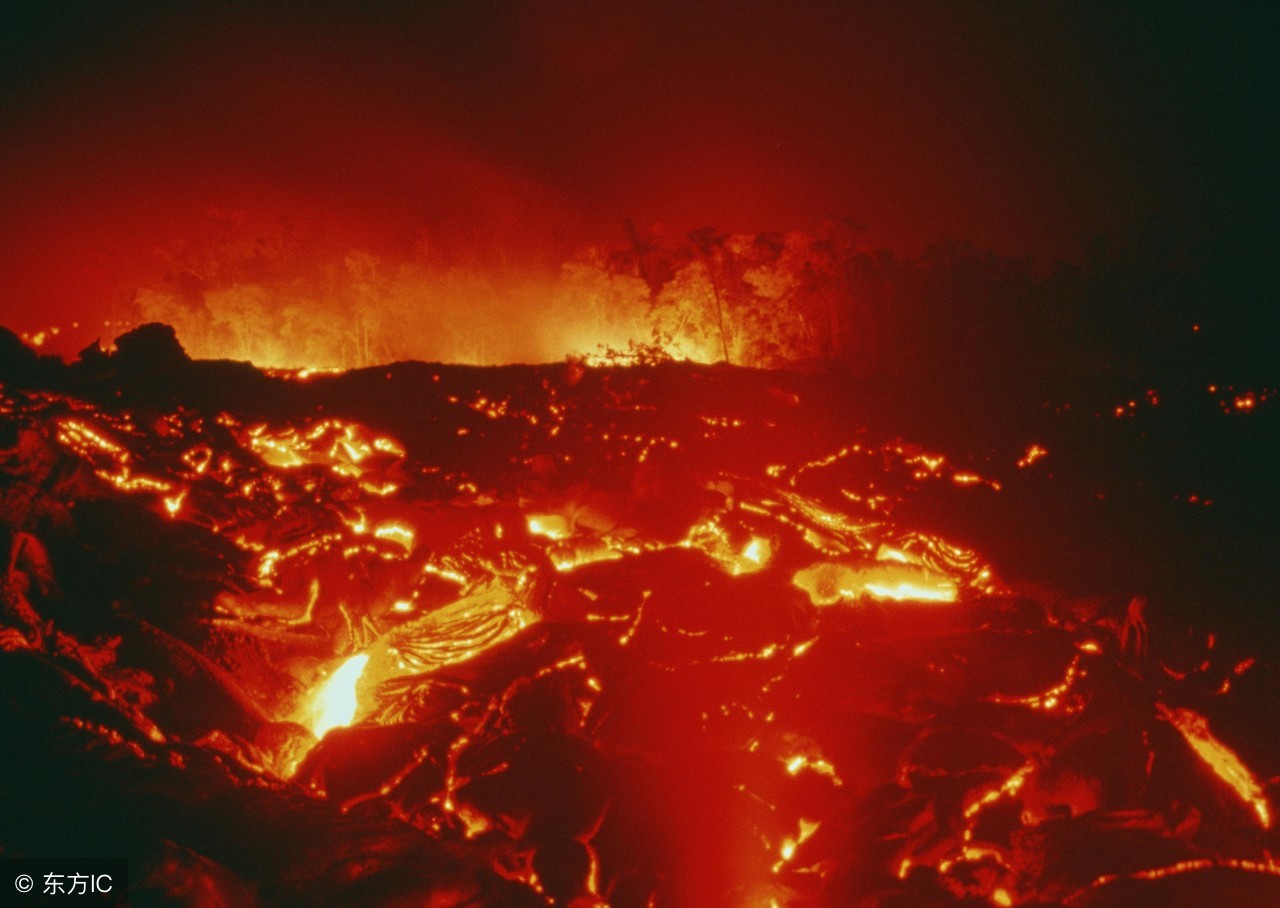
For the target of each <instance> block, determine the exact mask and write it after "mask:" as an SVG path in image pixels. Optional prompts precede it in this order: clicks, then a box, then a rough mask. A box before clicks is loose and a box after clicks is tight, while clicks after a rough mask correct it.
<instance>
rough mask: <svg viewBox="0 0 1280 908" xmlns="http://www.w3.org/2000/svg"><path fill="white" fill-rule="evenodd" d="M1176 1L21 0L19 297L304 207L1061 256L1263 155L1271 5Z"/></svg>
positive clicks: (29, 325) (12, 168)
mask: <svg viewBox="0 0 1280 908" xmlns="http://www.w3.org/2000/svg"><path fill="white" fill-rule="evenodd" d="M1163 15H1164V19H1158V18H1157V19H1155V20H1147V19H1144V18H1142V17H1141V16H1140V15H1138V14H1137V13H1129V12H1120V11H1114V10H1107V9H1102V8H1098V9H1092V8H1090V9H1072V10H1067V9H1064V8H1054V7H1030V8H1029V7H1026V6H1024V5H1022V4H1009V5H1003V4H994V5H993V4H984V5H982V6H981V7H978V8H974V7H961V6H957V7H947V6H939V5H936V4H924V5H919V6H915V5H905V6H904V5H901V4H893V5H890V4H872V5H870V6H868V5H856V6H855V5H852V4H835V3H832V4H826V3H814V4H805V5H794V4H785V5H782V4H763V3H762V4H727V3H712V4H709V5H700V6H698V7H696V8H687V7H686V6H684V5H682V4H674V3H672V4H667V3H641V2H633V3H624V4H607V5H595V6H581V5H577V4H573V5H570V4H540V3H528V4H517V5H514V6H513V5H510V4H493V3H478V4H477V3H453V4H448V3H446V4H427V5H425V6H422V7H418V6H409V5H404V6H403V7H393V6H392V5H387V4H379V5H373V6H367V5H362V7H361V8H360V9H347V8H341V7H338V6H331V5H327V4H302V3H283V4H275V5H273V6H272V7H271V8H270V9H269V10H258V9H256V8H254V7H242V6H228V7H224V8H216V7H210V8H204V7H202V8H200V9H199V10H195V11H193V10H188V9H181V8H178V7H174V8H165V9H151V10H146V11H142V12H138V11H131V10H129V9H127V8H125V7H119V8H114V9H107V8H102V7H99V6H98V5H92V4H87V5H84V6H79V5H74V4H71V5H65V4H62V5H60V4H49V3H31V4H25V8H24V4H15V5H12V6H10V7H9V9H8V11H6V13H5V14H4V16H5V20H6V21H5V23H4V29H3V31H4V34H5V38H4V39H3V40H4V41H5V46H4V50H5V54H4V57H5V59H6V60H7V61H8V62H7V63H6V64H5V66H6V71H5V72H4V73H3V75H4V76H5V78H4V79H3V80H2V81H3V84H4V85H5V88H4V89H2V90H0V91H2V92H3V94H0V114H2V115H3V119H4V122H5V124H6V125H5V127H4V130H3V134H2V135H0V168H2V169H3V171H4V173H5V174H6V179H5V181H4V185H3V187H2V188H0V211H2V212H3V216H2V218H0V286H2V287H3V290H4V293H3V298H2V300H0V323H3V324H7V325H11V326H13V327H15V328H18V329H34V328H37V327H40V326H42V325H45V324H50V323H54V322H67V321H70V320H71V318H100V317H111V314H112V313H113V312H123V310H124V309H127V308H128V305H129V301H130V300H131V298H132V294H133V293H134V291H135V290H136V289H137V287H139V286H141V285H143V284H145V283H146V282H147V281H148V280H151V279H154V277H155V275H156V273H157V271H158V270H162V269H163V268H164V267H165V263H166V261H168V260H169V257H171V253H172V249H173V248H174V245H175V244H181V243H182V242H185V241H189V240H191V239H192V238H195V237H206V236H210V235H212V234H216V233H217V231H219V230H227V229H231V228H234V229H235V230H239V231H242V232H246V233H251V232H252V231H254V230H256V229H259V227H258V226H257V225H262V226H261V228H260V229H261V230H263V231H268V232H269V231H271V230H277V229H279V225H280V224H281V223H282V222H284V223H286V224H287V225H288V229H289V230H290V231H291V232H292V233H293V235H295V236H299V237H301V238H302V241H303V242H305V243H307V244H309V245H310V247H311V248H313V249H314V250H315V255H316V256H317V257H318V258H324V257H325V256H326V255H330V254H340V253H341V252H342V251H345V250H349V249H352V248H361V249H367V250H373V251H375V252H377V253H379V254H386V255H393V256H394V255H397V254H407V252H408V251H409V250H411V249H412V248H414V247H415V244H418V243H420V242H422V240H423V237H424V236H428V237H430V240H431V242H434V243H437V244H440V245H443V246H446V247H449V248H451V249H453V250H455V252H456V254H465V255H468V256H472V257H478V258H480V259H482V260H485V261H489V260H492V261H497V262H501V263H504V264H505V265H507V266H511V265H513V264H514V265H518V266H520V267H554V266H555V265H556V264H558V263H559V262H561V261H563V260H564V259H565V257H566V256H567V255H568V254H569V252H571V251H572V250H573V249H574V248H576V247H577V246H579V245H581V244H583V243H587V242H600V241H609V240H611V239H612V238H614V237H616V236H619V235H621V230H622V225H623V224H624V223H625V222H626V221H628V220H630V221H633V222H635V223H637V224H639V225H642V226H645V225H650V224H662V225H665V226H666V227H668V228H670V229H673V230H677V231H684V230H690V229H693V228H696V227H699V226H703V225H708V224H709V225H713V226H715V227H717V228H719V229H722V230H726V231H734V232H754V231H760V230H786V229H790V228H794V227H805V226H808V225H810V224H812V223H814V222H815V221H817V220H819V219H821V218H823V217H826V216H829V215H830V216H839V217H851V218H853V219H855V220H857V221H859V222H861V223H864V224H866V225H867V226H868V230H867V242H868V243H869V244H871V245H874V246H883V247H888V248H893V249H895V250H897V251H899V252H902V253H906V254H913V253H915V252H918V251H919V250H920V249H921V248H922V247H923V246H925V245H927V244H929V243H931V242H934V241H937V240H939V239H942V238H946V237H954V238H960V239H966V240H969V241H972V242H973V243H975V244H977V245H979V246H984V247H990V248H994V249H996V250H998V251H1001V252H1005V253H1011V254H1034V255H1036V256H1037V257H1039V258H1040V259H1042V260H1047V259H1052V258H1054V257H1057V256H1061V255H1064V254H1067V253H1069V252H1070V251H1071V249H1072V244H1073V243H1074V242H1075V240H1076V239H1077V238H1078V237H1079V236H1080V235H1081V234H1084V233H1090V232H1099V231H1107V230H1110V229H1113V228H1116V227H1118V226H1123V225H1124V224H1126V223H1129V222H1132V221H1134V220H1135V219H1140V218H1142V217H1145V216H1148V215H1150V214H1153V213H1168V214H1171V215H1173V216H1174V217H1176V218H1180V219H1183V220H1186V221H1190V222H1194V223H1204V222H1206V221H1210V222H1215V223H1216V222H1218V221H1221V222H1224V223H1225V222H1226V221H1228V220H1231V219H1232V218H1237V217H1238V216H1239V212H1238V211H1237V210H1235V208H1233V206H1234V205H1235V203H1236V201H1238V200H1239V199H1241V198H1244V197H1246V196H1248V192H1247V188H1248V187H1247V184H1248V180H1249V177H1250V175H1252V174H1254V173H1259V172H1261V171H1260V169H1259V168H1257V167H1255V165H1256V164H1257V161H1258V160H1260V159H1261V157H1262V155H1261V153H1260V151H1259V150H1258V149H1257V148H1256V147H1255V145H1256V143H1253V142H1250V141H1248V140H1249V139H1252V138H1253V131H1256V130H1257V129H1258V128H1259V127H1258V126H1256V125H1251V124H1255V123H1261V122H1262V121H1263V120H1264V119H1265V118H1264V117H1262V116H1261V115H1260V114H1261V111H1260V110H1259V111H1257V113H1258V114H1259V116H1257V117H1254V116H1252V115H1253V113H1255V111H1254V110H1253V108H1254V107H1256V106H1257V105H1258V104H1259V103H1261V99H1262V97H1264V96H1265V94H1266V93H1265V92H1261V91H1254V92H1253V93H1252V94H1249V93H1247V92H1246V91H1245V90H1244V88H1245V86H1247V85H1248V84H1249V81H1250V79H1251V78H1253V77H1254V76H1255V75H1257V74H1256V73H1254V72H1253V70H1252V67H1254V66H1255V64H1256V61H1257V60H1258V59H1261V53H1256V54H1255V53H1254V51H1255V50H1259V48H1260V43H1259V39H1258V38H1257V34H1260V33H1261V32H1259V31H1258V30H1257V29H1256V27H1255V26H1256V23H1253V22H1251V21H1246V20H1248V16H1247V15H1246V14H1243V13H1237V14H1234V17H1233V18H1227V17H1223V16H1218V17H1216V18H1211V17H1210V14H1208V13H1205V14H1203V15H1200V14H1192V13H1188V12H1172V13H1165V14H1163ZM1250 35H1253V36H1254V37H1252V38H1250V37H1249V36H1250ZM1250 97H1253V98H1255V100H1252V101H1251V100H1249V98H1250ZM228 225H231V228H229V227H228ZM458 250H461V251H462V252H457V251H458Z"/></svg>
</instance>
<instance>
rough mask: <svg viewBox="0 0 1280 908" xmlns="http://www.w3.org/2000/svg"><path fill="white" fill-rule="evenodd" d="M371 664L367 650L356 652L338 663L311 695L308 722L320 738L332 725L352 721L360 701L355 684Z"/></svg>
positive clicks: (312, 730) (345, 723) (312, 731)
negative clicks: (340, 663) (365, 651)
mask: <svg viewBox="0 0 1280 908" xmlns="http://www.w3.org/2000/svg"><path fill="white" fill-rule="evenodd" d="M368 664H369V656H368V654H367V653H357V654H356V655H354V656H352V657H351V658H350V659H348V660H347V661H345V662H343V663H342V665H340V666H338V668H337V669H336V670H335V671H334V673H333V674H332V675H330V676H329V677H328V679H327V680H326V681H325V682H324V684H322V685H320V688H319V690H317V691H316V692H315V694H314V695H313V696H312V699H311V706H310V721H309V722H308V723H307V725H308V726H309V727H310V728H311V733H312V734H314V735H315V736H316V737H317V738H323V737H324V736H325V733H326V732H328V731H329V730H330V729H333V728H338V727H339V726H342V725H350V724H351V720H352V719H354V718H355V716H356V710H357V709H358V708H359V705H360V704H359V701H358V699H357V698H356V685H358V684H359V683H360V677H361V675H363V674H364V669H365V666H366V665H368Z"/></svg>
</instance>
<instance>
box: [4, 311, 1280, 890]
mask: <svg viewBox="0 0 1280 908" xmlns="http://www.w3.org/2000/svg"><path fill="white" fill-rule="evenodd" d="M23 364H24V365H23V369H22V370H18V369H11V370H10V371H11V373H12V374H11V375H10V376H9V378H7V379H6V382H5V385H4V386H3V388H2V389H0V395H2V396H0V429H2V432H0V444H2V445H3V451H0V495H2V497H0V518H2V519H3V525H2V528H0V532H2V533H3V537H2V538H0V542H3V551H4V553H5V555H6V558H7V565H6V567H7V570H6V574H5V578H4V587H3V599H2V601H0V721H3V724H4V733H3V743H0V815H2V816H3V819H2V820H0V848H2V849H3V853H5V854H10V855H17V856H22V855H37V854H48V853H70V854H101V855H107V856H116V857H119V856H125V857H128V858H129V859H130V861H131V865H130V866H131V885H132V887H133V888H134V894H135V897H136V898H138V899H146V900H147V901H145V903H146V904H165V905H171V904H172V905H177V904H226V905H423V904H429V905H433V906H434V905H439V906H452V905H457V906H462V905H477V906H478V905H494V906H501V905H514V906H518V905H544V904H558V905H577V906H590V905H610V906H616V908H623V906H643V905H674V906H704V905H726V906H773V905H777V906H788V905H795V906H803V905H814V906H818V905H833V906H834V905H851V904H865V905H883V906H889V905H901V906H909V905H910V906H914V905H937V906H944V905H961V904H969V905H984V904H989V905H1058V904H1066V905H1079V906H1099V905H1121V904H1126V905H1127V904H1134V905H1151V904H1164V905H1174V904H1188V905H1191V904H1196V905H1201V904H1222V903H1227V902H1228V901H1230V902H1233V903H1236V904H1241V905H1263V904H1275V903H1280V879H1277V877H1278V876H1280V864H1277V863H1276V862H1275V861H1273V859H1272V857H1271V854H1272V852H1273V850H1274V848H1275V845H1276V837H1275V833H1274V815H1273V810H1274V808H1273V806H1272V805H1273V795H1274V778H1273V777H1274V774H1275V773H1276V771H1277V762H1276V754H1275V751H1274V748H1273V747H1272V749H1268V745H1265V744H1264V743H1262V742H1261V741H1260V740H1259V739H1265V738H1267V737H1268V736H1267V735H1265V734H1263V733H1260V732H1259V731H1258V725H1259V724H1261V726H1262V727H1263V728H1265V726H1266V724H1267V723H1268V722H1269V719H1268V718H1267V717H1266V715H1265V711H1262V712H1260V711H1259V710H1258V709H1257V704H1258V703H1259V702H1262V701H1263V700H1264V695H1269V694H1270V692H1273V691H1274V688H1275V684H1274V668H1273V665H1272V664H1271V662H1270V661H1269V660H1268V659H1267V658H1264V656H1263V655H1262V654H1259V655H1257V656H1248V657H1245V658H1237V656H1238V655H1239V654H1238V653H1235V654H1233V655H1231V656H1230V657H1228V656H1225V655H1223V654H1221V653H1220V652H1219V650H1217V649H1215V640H1214V638H1213V636H1212V635H1209V636H1208V637H1204V638H1197V639H1196V640H1195V641H1193V642H1192V643H1190V644H1188V647H1187V648H1188V649H1189V650H1190V651H1193V653H1192V656H1186V654H1185V653H1184V654H1183V656H1184V659H1183V661H1182V662H1176V663H1174V662H1172V661H1169V660H1165V661H1161V660H1160V659H1158V658H1156V656H1155V655H1153V654H1152V652H1151V650H1150V647H1149V645H1148V644H1149V638H1148V621H1149V620H1150V619H1151V618H1152V612H1153V611H1154V610H1155V609H1156V608H1158V603H1148V602H1147V601H1146V600H1145V599H1144V598H1142V596H1141V595H1133V596H1124V597H1120V598H1116V597H1109V596H1105V595H1099V596H1093V597H1068V596H1047V595H1041V596H1037V595H1035V594H1034V593H1033V592H1032V591H1033V590H1035V589H1038V588H1036V587H1032V586H1029V585H1026V584H1021V583H1018V582H1015V580H1014V579H1011V578H1009V577H1006V576H1005V574H1006V573H1007V572H1006V571H1005V570H1004V566H1001V565H993V564H990V563H988V562H987V560H985V559H984V557H983V555H982V553H980V552H976V551H973V550H971V549H970V548H968V547H966V546H965V545H962V544H959V543H957V542H956V541H954V540H952V539H948V538H944V537H942V536H940V535H938V534H936V533H934V532H926V531H924V530H922V529H919V528H917V527H913V526H911V525H906V524H904V523H903V522H902V521H901V520H900V519H898V517H897V516H895V514H896V513H901V511H900V506H901V505H902V504H903V503H904V502H910V501H912V500H915V499H918V498H919V497H920V496H933V497H941V498H945V499H947V500H948V501H950V502H951V503H952V505H953V506H954V507H959V508H961V509H963V508H964V507H965V506H966V504H967V503H970V502H972V503H974V504H975V505H976V504H978V503H983V507H984V508H985V509H986V510H987V511H989V510H990V502H991V501H992V500H996V501H998V500H999V496H1000V495H1001V494H1002V485H1003V484H1006V483H1007V482H1008V481H1009V478H1008V477H1009V476H1015V477H1016V476H1021V475H1023V474H1025V473H1026V472H1027V471H1034V470H1036V469H1038V468H1039V467H1038V466H1037V461H1039V460H1040V459H1041V458H1043V457H1044V455H1045V453H1046V452H1045V451H1044V450H1043V449H1041V448H1039V447H1035V446H1030V447H1027V448H1026V449H1025V450H1019V451H1017V452H1014V453H1013V454H1011V456H1010V457H1009V458H1008V459H1007V460H1008V462H1007V463H1006V462H999V461H998V459H997V460H992V461H990V462H978V463H975V462H973V461H972V459H970V460H966V461H964V462H962V463H957V462H953V460H952V459H951V458H949V457H948V456H947V455H945V454H942V453H935V452H931V451H928V450H925V449H923V448H921V447H919V446H916V445H913V444H911V443H909V442H907V441H903V440H901V439H899V438H896V437H893V436H890V435H888V434H877V433H876V432H874V431H872V430H870V429H868V428H866V427H861V426H857V425H853V424H850V423H849V422H848V421H847V420H842V419H841V418H840V416H839V414H838V413H836V412H833V410H832V408H831V407H830V406H829V405H828V404H829V401H827V400H825V398H824V391H823V388H824V385H823V380H822V379H819V378H816V377H811V378H803V377H798V376H793V375H784V374H781V373H756V372H747V371H741V370H731V369H712V368H703V367H693V366H681V365H674V364H667V365H662V366H654V367H646V368H631V369H605V368H596V369H587V368H584V367H582V366H580V365H575V364H566V365H560V366H551V367H511V368H504V369H489V370H486V369H474V368H459V367H444V366H432V365H427V364H420V363H417V364H399V365H396V366H393V367H389V368H385V369H372V370H363V371H361V372H356V373H348V374H344V375H323V374H307V373H299V372H295V373H276V374H270V375H266V374H262V373H259V372H257V371H255V370H253V369H251V368H249V367H247V366H242V365H236V364H229V363H193V362H191V361H189V360H187V359H186V358H185V356H183V355H182V353H181V350H180V348H177V347H176V344H173V343H169V342H168V340H167V336H166V335H165V333H164V332H163V331H160V330H159V329H155V328H150V329H141V330H140V332H135V334H134V335H132V336H129V337H126V338H122V339H121V342H120V344H119V349H118V351H117V352H115V353H113V354H110V355H108V354H104V353H100V352H93V353H88V352H87V353H86V354H85V355H82V358H81V360H80V362H78V363H76V364H73V365H70V366H64V365H61V364H55V363H50V362H47V361H37V360H35V359H34V358H33V357H28V358H27V359H25V360H23ZM993 497H994V499H993ZM1188 659H1189V660H1190V661H1189V662H1187V660H1188ZM1184 663H1185V664H1184ZM1250 722H1252V723H1253V725H1252V726H1251V725H1250ZM200 899H206V900H205V901H200Z"/></svg>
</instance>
